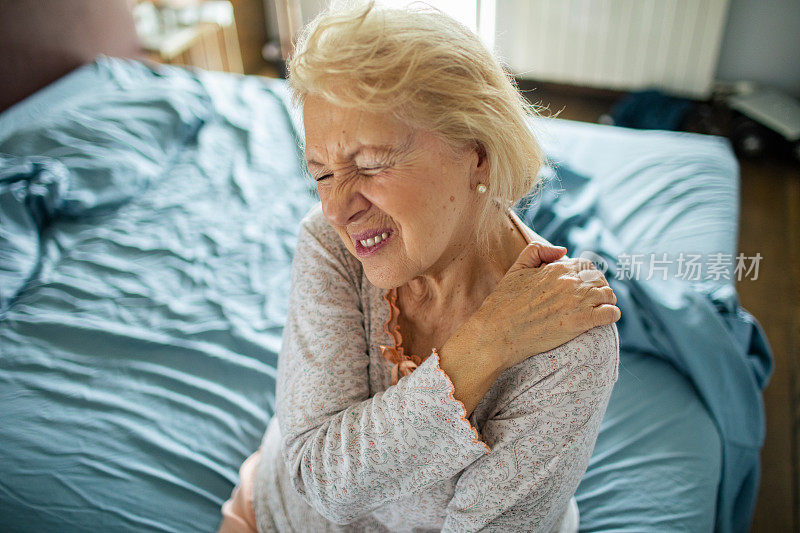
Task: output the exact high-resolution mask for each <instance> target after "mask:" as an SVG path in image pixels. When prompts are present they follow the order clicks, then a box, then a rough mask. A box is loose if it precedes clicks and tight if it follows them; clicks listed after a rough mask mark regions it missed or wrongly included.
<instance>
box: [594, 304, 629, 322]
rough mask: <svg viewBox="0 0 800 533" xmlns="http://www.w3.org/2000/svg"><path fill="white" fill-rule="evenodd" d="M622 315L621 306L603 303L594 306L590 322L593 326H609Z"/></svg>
mask: <svg viewBox="0 0 800 533" xmlns="http://www.w3.org/2000/svg"><path fill="white" fill-rule="evenodd" d="M621 317H622V312H621V311H620V310H619V307H617V306H616V305H611V304H603V305H599V306H597V307H593V308H592V310H591V312H590V323H591V324H592V327H594V328H596V327H598V326H607V325H609V324H613V323H614V322H616V321H617V320H619V319H620V318H621Z"/></svg>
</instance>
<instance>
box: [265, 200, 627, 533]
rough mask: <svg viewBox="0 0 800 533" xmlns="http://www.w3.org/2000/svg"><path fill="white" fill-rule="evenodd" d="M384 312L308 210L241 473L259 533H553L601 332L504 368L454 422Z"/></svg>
mask: <svg viewBox="0 0 800 533" xmlns="http://www.w3.org/2000/svg"><path fill="white" fill-rule="evenodd" d="M511 216H512V219H514V221H515V223H516V224H517V226H518V228H519V229H520V231H522V232H523V234H524V235H526V238H527V239H528V240H529V242H530V241H531V240H533V239H539V237H538V236H536V234H534V233H533V232H532V231H531V230H530V229H528V228H527V227H525V226H524V225H523V224H522V223H521V222H520V221H519V220H518V219H517V218H516V216H515V215H513V213H512V214H511ZM391 303H392V292H391V291H390V292H388V293H387V291H384V290H382V289H379V288H376V287H375V286H373V285H372V284H370V282H369V281H368V280H367V278H366V277H365V275H364V273H363V270H362V268H361V264H360V263H359V261H358V260H357V259H356V258H355V257H353V256H352V255H351V254H350V253H349V252H348V251H347V249H346V248H345V247H344V244H343V243H342V242H341V240H340V238H339V236H338V234H337V233H336V232H335V231H334V230H333V229H332V228H331V227H330V226H329V225H328V223H327V222H326V220H325V218H324V216H323V215H322V210H321V208H320V206H319V205H318V206H317V207H316V208H314V210H312V211H311V213H309V215H308V216H307V217H306V218H305V219H304V220H303V223H302V225H301V230H300V236H299V239H298V243H297V250H296V253H295V258H294V264H293V273H292V289H291V297H290V307H289V314H288V319H287V322H286V328H285V331H284V337H283V347H282V350H281V353H280V358H279V361H278V387H277V413H276V416H275V417H273V419H272V421H271V422H270V424H269V427H268V428H267V431H266V433H265V435H264V439H263V441H262V445H261V448H260V460H259V461H258V466H257V467H256V469H255V480H254V484H253V485H254V489H253V507H254V509H255V515H256V521H257V524H258V529H259V531H261V532H266V531H281V532H283V531H298V532H306V531H309V532H311V531H313V532H318V531H320V532H321V531H365V532H366V531H376V532H377V531H440V530H441V531H476V530H481V529H485V530H487V531H558V530H560V529H563V528H564V527H565V523H566V522H567V521H569V519H570V514H571V513H570V510H572V520H573V521H575V519H576V517H575V516H574V515H575V513H576V512H577V508H576V507H575V505H574V500H572V501H571V498H572V496H573V494H574V492H575V489H576V488H577V486H578V483H579V482H580V480H581V477H582V476H583V473H584V471H585V470H586V466H587V463H588V461H589V456H590V455H591V452H592V449H593V447H594V443H595V439H596V438H597V433H598V431H599V427H600V422H601V420H602V418H603V414H604V412H605V409H606V405H607V403H608V399H609V396H610V395H611V389H612V387H613V385H614V382H615V381H616V379H617V373H618V369H617V367H618V360H619V358H618V356H619V339H618V336H617V330H616V326H613V325H612V326H603V327H598V328H594V329H592V330H590V331H588V332H586V333H584V334H583V335H581V336H579V337H577V338H575V339H574V340H572V341H570V342H568V343H566V344H563V345H562V346H559V347H558V348H555V349H553V350H550V351H549V352H545V353H542V354H538V355H535V356H534V357H530V358H528V359H527V360H525V361H524V362H522V363H520V364H518V365H516V366H514V367H512V368H510V369H508V370H506V371H505V372H504V373H503V374H501V376H500V377H499V379H498V380H497V381H496V382H495V383H494V385H493V386H492V387H491V389H490V390H489V391H488V393H487V394H486V395H485V396H484V397H483V399H482V400H481V402H480V403H479V404H478V406H477V407H476V409H475V410H474V412H473V413H472V414H471V415H470V416H469V418H467V417H466V416H465V415H466V411H465V409H464V406H463V404H462V403H461V402H459V401H458V400H456V399H454V397H453V385H452V383H451V382H450V379H449V378H448V377H447V375H446V374H445V373H444V372H443V371H442V370H441V369H440V368H439V356H438V354H437V353H436V351H435V350H434V351H433V353H431V354H430V355H428V356H427V357H426V358H425V359H424V360H423V359H422V358H414V357H413V356H409V355H406V354H402V346H401V343H402V339H401V337H400V335H399V331H398V330H397V328H396V327H395V326H396V317H397V315H396V313H397V311H396V308H395V306H394V305H391ZM532 355H533V354H532ZM412 360H413V361H412ZM403 361H412V363H413V364H411V365H409V364H406V365H405V368H401V367H402V366H403V365H402V363H403ZM393 374H394V377H395V378H396V379H397V380H396V384H394V385H393V384H392V382H393Z"/></svg>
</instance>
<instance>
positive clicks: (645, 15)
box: [495, 0, 729, 99]
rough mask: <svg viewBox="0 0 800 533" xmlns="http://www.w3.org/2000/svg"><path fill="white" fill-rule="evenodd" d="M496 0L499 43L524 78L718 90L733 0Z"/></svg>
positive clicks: (696, 92)
mask: <svg viewBox="0 0 800 533" xmlns="http://www.w3.org/2000/svg"><path fill="white" fill-rule="evenodd" d="M496 1H497V5H496V24H497V26H496V30H497V37H496V44H495V46H496V51H497V52H498V53H499V55H500V56H501V57H502V58H503V59H504V60H505V61H506V63H507V64H508V66H509V68H510V69H511V70H512V71H513V72H514V73H515V74H517V75H519V76H520V77H522V78H528V79H535V80H540V81H548V82H556V83H567V84H572V85H581V86H588V87H598V88H605V89H615V90H624V91H628V90H636V89H645V88H657V89H661V90H663V91H665V92H668V93H670V94H674V95H678V96H687V97H692V98H700V99H704V98H707V97H708V96H709V95H710V93H711V89H712V86H713V82H714V73H715V71H716V66H717V60H718V58H719V50H720V45H721V43H722V33H723V29H724V27H725V22H726V19H727V13H728V5H729V0H496Z"/></svg>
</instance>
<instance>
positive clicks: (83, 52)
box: [0, 0, 143, 111]
mask: <svg viewBox="0 0 800 533" xmlns="http://www.w3.org/2000/svg"><path fill="white" fill-rule="evenodd" d="M97 54H106V55H109V56H118V57H135V58H139V57H143V53H142V50H141V46H140V44H139V39H138V37H137V35H136V29H135V27H134V23H133V16H132V14H131V9H130V5H129V2H128V0H0V111H2V110H4V109H6V108H8V107H10V106H11V105H13V104H14V103H16V102H18V101H20V100H22V99H23V98H25V97H26V96H28V95H30V94H32V93H34V92H36V91H37V90H39V89H41V88H42V87H45V86H46V85H48V84H50V83H52V82H53V81H55V80H57V79H58V78H60V77H61V76H63V75H64V74H66V73H68V72H70V71H71V70H73V69H75V68H76V67H79V66H80V65H83V64H85V63H88V62H91V61H92V60H93V59H94V58H95V56H97Z"/></svg>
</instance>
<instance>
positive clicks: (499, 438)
mask: <svg viewBox="0 0 800 533" xmlns="http://www.w3.org/2000/svg"><path fill="white" fill-rule="evenodd" d="M618 361H619V338H618V335H617V330H616V326H615V325H611V326H602V327H597V328H594V329H592V330H590V331H588V332H586V333H584V334H583V335H581V336H579V337H577V338H576V339H574V340H572V341H570V342H568V343H566V344H564V345H562V346H559V347H558V348H555V349H553V350H551V351H549V352H545V353H543V354H540V355H538V356H536V357H532V358H530V359H528V360H527V361H525V362H523V363H521V364H519V365H517V366H516V367H512V368H511V369H509V370H508V371H507V372H506V373H505V374H504V375H503V376H501V377H500V380H498V382H497V383H496V385H495V386H497V387H502V389H500V390H504V391H506V392H504V393H503V395H504V396H503V397H504V398H507V400H504V405H501V406H498V408H499V410H498V411H496V412H495V413H494V414H493V415H492V416H491V417H490V418H489V420H488V421H487V422H486V424H485V425H484V427H483V429H482V434H483V435H482V436H483V439H484V441H485V442H486V443H487V444H488V445H489V447H490V448H491V450H492V451H491V453H489V454H487V455H485V456H483V457H481V458H480V459H478V460H477V461H475V462H474V463H473V464H472V465H470V466H469V467H467V469H466V470H464V473H463V474H462V475H461V477H460V478H459V481H458V483H457V485H456V491H455V495H454V496H453V498H452V500H451V501H450V504H449V505H448V507H447V517H446V520H445V524H444V528H443V531H476V530H479V529H483V528H486V530H487V531H549V530H550V529H552V527H553V525H554V524H555V523H556V522H557V521H558V519H559V518H560V517H561V514H562V512H563V511H564V509H565V508H566V506H567V504H568V502H569V499H570V498H571V497H572V496H573V494H574V493H575V490H576V489H577V487H578V484H579V483H580V480H581V478H582V477H583V474H584V472H585V471H586V467H587V465H588V462H589V457H590V456H591V453H592V450H593V448H594V443H595V440H596V439H597V434H598V432H599V429H600V422H601V421H602V419H603V415H604V414H605V410H606V406H607V404H608V400H609V398H610V396H611V390H612V388H613V385H614V382H615V381H616V379H617V374H618ZM509 391H513V392H510V393H509Z"/></svg>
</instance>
